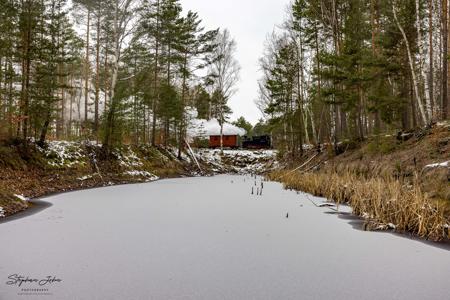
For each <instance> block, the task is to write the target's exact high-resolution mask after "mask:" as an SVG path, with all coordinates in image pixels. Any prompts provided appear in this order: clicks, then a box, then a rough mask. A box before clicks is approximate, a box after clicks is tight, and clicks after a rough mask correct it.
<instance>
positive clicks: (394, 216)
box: [269, 170, 449, 241]
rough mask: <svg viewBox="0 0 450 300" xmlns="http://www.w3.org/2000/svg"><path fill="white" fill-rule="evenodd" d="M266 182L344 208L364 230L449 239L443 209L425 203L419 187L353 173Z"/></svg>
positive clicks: (278, 176)
mask: <svg viewBox="0 0 450 300" xmlns="http://www.w3.org/2000/svg"><path fill="white" fill-rule="evenodd" d="M269 178H270V179H272V180H275V181H281V182H282V183H283V184H284V186H285V188H289V189H295V190H301V191H304V192H306V193H309V194H312V195H315V196H319V197H325V198H327V199H328V200H329V201H334V202H336V203H338V204H348V205H350V206H351V207H352V208H353V212H354V214H356V215H358V216H361V217H363V218H365V219H366V222H365V228H366V229H371V230H373V229H377V230H380V229H388V228H391V229H394V228H395V230H396V231H398V232H403V233H406V232H408V233H412V234H415V235H418V236H419V237H421V238H427V239H430V240H434V241H439V240H443V239H447V238H449V233H448V225H447V224H448V222H449V220H448V219H447V218H446V217H445V216H444V208H443V207H442V206H441V205H440V204H439V202H437V201H434V200H432V199H429V198H428V197H427V196H426V194H425V193H423V192H422V190H421V188H420V184H418V183H414V184H413V185H408V184H402V182H401V181H399V180H397V179H395V178H392V177H385V178H382V177H374V178H369V179H365V178H362V177H360V176H357V175H356V174H355V173H351V172H349V171H348V172H345V173H343V174H337V173H335V172H317V173H301V172H292V171H289V170H285V171H275V172H273V173H271V174H269Z"/></svg>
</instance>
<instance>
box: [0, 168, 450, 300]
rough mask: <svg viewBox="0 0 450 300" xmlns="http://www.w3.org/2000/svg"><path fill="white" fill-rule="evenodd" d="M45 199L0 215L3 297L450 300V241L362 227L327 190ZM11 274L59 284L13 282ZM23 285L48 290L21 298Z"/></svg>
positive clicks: (176, 189) (243, 182) (178, 191)
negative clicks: (433, 242) (24, 210)
mask: <svg viewBox="0 0 450 300" xmlns="http://www.w3.org/2000/svg"><path fill="white" fill-rule="evenodd" d="M261 186H263V193H262V195H261V196H259V195H258V196H257V195H256V190H259V188H260V187H261ZM252 188H253V190H254V191H255V193H254V194H253V195H251V190H252ZM44 200H45V201H48V202H50V203H52V204H53V206H51V207H49V208H47V209H45V210H43V211H40V212H39V213H36V214H34V215H30V216H27V217H25V218H22V219H15V220H12V221H10V222H7V223H2V224H0V239H1V247H0V258H1V260H0V299H2V300H3V299H4V300H14V299H62V300H65V299H108V300H113V299H119V300H123V299H208V300H210V299H283V300H284V299H333V300H334V299H338V300H339V299H345V300H349V299H358V300H359V299H408V300H410V299H450V289H449V284H448V283H449V278H450V252H449V251H448V250H445V249H442V248H438V247H433V246H430V245H428V244H425V243H423V242H421V241H417V240H411V239H408V238H406V237H399V236H395V235H393V234H389V233H378V232H377V233H375V232H364V231H360V230H357V229H354V228H353V227H352V224H351V223H352V222H353V221H354V220H353V221H352V220H348V219H346V218H345V216H342V217H338V216H337V215H336V214H335V209H336V208H335V207H317V206H321V203H324V202H325V201H324V200H323V199H321V198H316V197H311V196H306V195H304V194H301V193H296V192H291V191H285V190H283V189H282V186H281V185H280V184H278V183H270V182H263V183H261V180H260V179H259V178H258V179H257V181H256V185H255V179H254V178H251V177H250V176H217V177H203V178H185V179H170V180H161V181H157V182H153V183H149V184H138V185H128V186H116V187H108V188H101V189H93V190H85V191H78V192H72V193H67V194H61V195H56V196H53V197H49V198H47V199H44ZM324 206H325V205H324ZM15 274H16V275H22V276H25V277H26V276H28V277H29V278H30V279H34V278H36V279H42V278H46V277H47V276H51V278H52V279H53V276H54V277H55V279H60V280H62V281H61V282H58V281H56V282H53V283H47V284H45V285H44V286H39V285H38V284H37V283H27V282H25V283H23V284H22V286H21V287H18V286H17V285H7V284H6V282H7V281H14V280H11V279H8V277H10V276H13V275H15ZM12 278H14V276H13V277H12ZM23 288H25V289H29V288H44V289H48V291H46V292H45V293H48V294H51V295H41V296H39V297H26V296H22V295H18V293H21V292H22V290H21V289H23ZM40 293H41V294H42V293H43V292H40Z"/></svg>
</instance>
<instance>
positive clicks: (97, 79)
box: [94, 10, 101, 139]
mask: <svg viewBox="0 0 450 300" xmlns="http://www.w3.org/2000/svg"><path fill="white" fill-rule="evenodd" d="M100 13H101V11H100V10H98V11H97V41H96V43H97V44H96V56H95V104H94V105H95V108H94V133H95V136H96V137H97V139H98V127H99V120H98V118H99V111H98V108H99V107H98V104H99V98H100V24H101V22H100V21H101V17H100Z"/></svg>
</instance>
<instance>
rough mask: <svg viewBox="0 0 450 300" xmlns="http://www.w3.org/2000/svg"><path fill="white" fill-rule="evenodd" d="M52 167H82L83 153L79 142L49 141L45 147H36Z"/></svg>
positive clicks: (83, 162)
mask: <svg viewBox="0 0 450 300" xmlns="http://www.w3.org/2000/svg"><path fill="white" fill-rule="evenodd" d="M37 148H38V150H39V151H41V152H42V153H43V154H44V156H45V157H46V158H47V161H48V164H49V165H50V166H52V167H69V168H70V167H73V166H76V165H84V164H86V162H85V161H84V158H85V153H84V151H83V149H82V147H81V144H80V143H79V142H68V141H49V142H48V143H47V147H44V148H41V147H37Z"/></svg>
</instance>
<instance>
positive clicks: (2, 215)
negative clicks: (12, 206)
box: [0, 206, 5, 218]
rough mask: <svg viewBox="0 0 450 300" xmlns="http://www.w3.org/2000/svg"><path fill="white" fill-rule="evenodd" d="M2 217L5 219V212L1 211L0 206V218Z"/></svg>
mask: <svg viewBox="0 0 450 300" xmlns="http://www.w3.org/2000/svg"><path fill="white" fill-rule="evenodd" d="M4 217H5V210H4V209H3V207H1V206H0V218H4Z"/></svg>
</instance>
